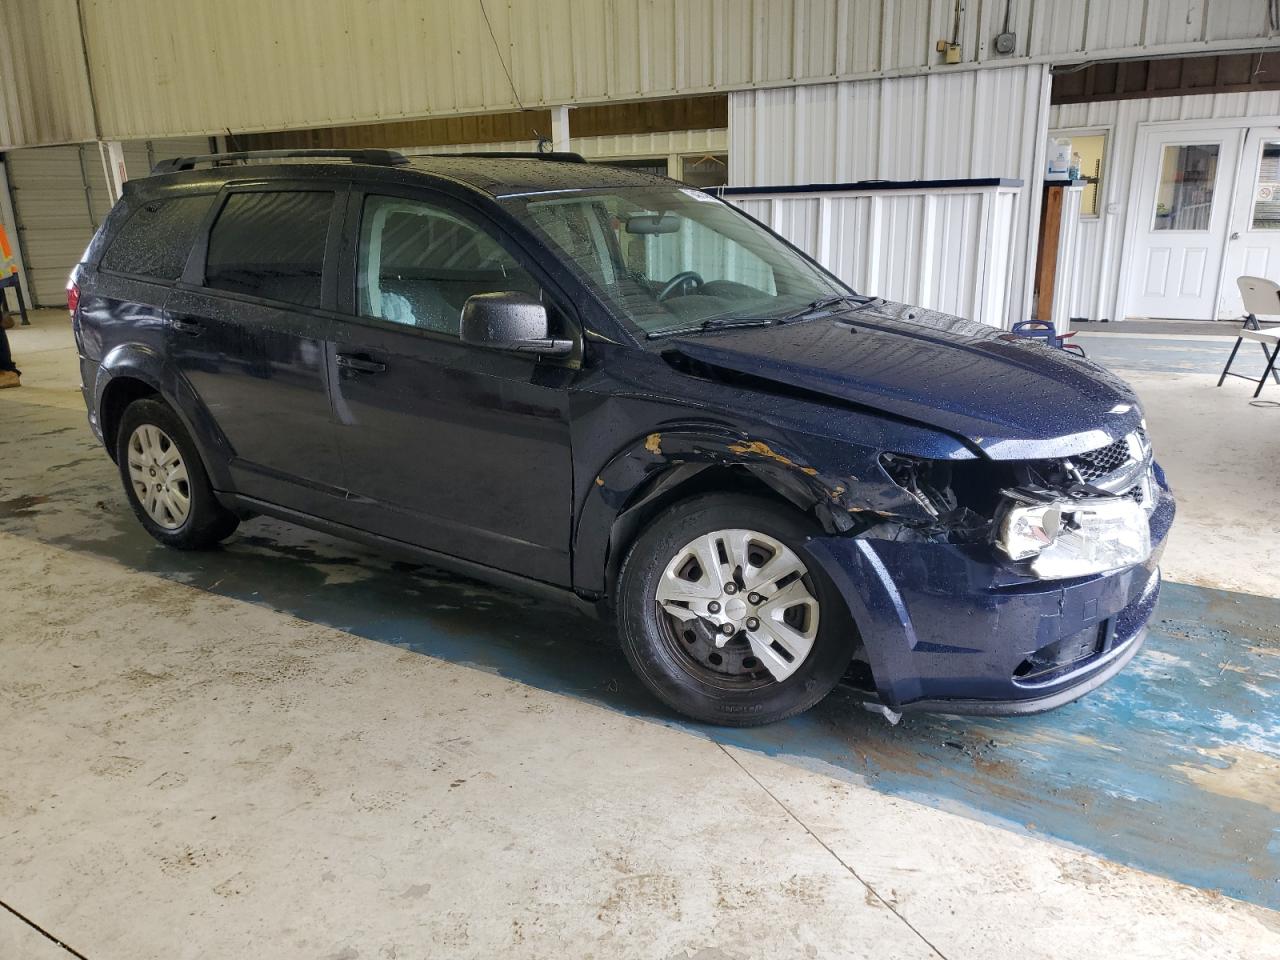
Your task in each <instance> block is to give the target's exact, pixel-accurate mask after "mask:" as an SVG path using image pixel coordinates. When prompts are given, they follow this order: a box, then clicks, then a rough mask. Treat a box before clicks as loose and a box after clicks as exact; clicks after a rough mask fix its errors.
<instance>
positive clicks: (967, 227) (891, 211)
mask: <svg viewBox="0 0 1280 960" xmlns="http://www.w3.org/2000/svg"><path fill="white" fill-rule="evenodd" d="M1017 195H1018V191H1017V189H1016V188H1013V187H998V188H997V187H957V188H947V189H942V190H938V189H933V188H928V187H920V188H917V189H904V190H893V191H880V190H876V191H866V190H863V191H857V190H850V191H834V192H823V193H814V194H805V193H799V194H793V193H774V194H765V195H750V194H748V195H731V196H730V197H728V199H729V200H730V201H731V202H732V203H734V204H735V205H737V206H739V207H741V208H742V209H743V210H745V211H746V212H747V213H749V214H751V215H752V216H753V217H755V218H756V219H757V220H760V221H762V222H763V223H767V224H768V225H769V226H770V227H772V228H773V229H774V230H776V231H777V232H778V233H780V234H781V235H782V236H784V237H786V238H787V239H788V240H790V241H791V242H792V243H794V244H795V245H796V246H798V247H799V248H800V249H802V250H804V251H805V252H806V253H808V254H810V255H811V256H813V257H814V258H815V259H817V260H818V262H820V263H821V264H822V265H823V266H825V267H826V268H827V269H828V270H830V271H831V272H832V273H834V274H836V276H838V277H840V278H841V279H842V280H844V281H845V282H847V283H848V284H850V285H851V286H852V287H853V288H854V289H855V290H861V291H865V292H867V293H874V294H876V295H878V296H884V297H889V298H890V299H894V300H902V301H905V302H907V303H913V304H918V305H919V306H923V307H929V308H930V309H933V310H941V311H944V312H946V313H953V314H956V315H958V316H962V317H967V318H970V319H973V320H978V321H980V322H983V323H989V324H991V325H993V326H1004V325H1005V315H1006V312H1007V302H1008V299H1009V265H1010V262H1011V256H1010V255H1011V253H1012V250H1011V241H1012V237H1013V231H1014V228H1015V226H1016V223H1015V219H1016V216H1017Z"/></svg>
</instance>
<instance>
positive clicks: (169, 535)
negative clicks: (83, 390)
mask: <svg viewBox="0 0 1280 960" xmlns="http://www.w3.org/2000/svg"><path fill="white" fill-rule="evenodd" d="M116 463H117V464H118V465H119V467H120V478H121V479H122V480H123V481H124V489H125V495H126V496H127V497H128V498H129V505H130V506H131V507H133V512H134V513H135V514H137V517H138V519H139V520H140V521H141V522H142V525H143V526H144V527H145V528H146V530H147V532H148V533H149V534H151V536H153V537H155V539H157V540H159V541H160V542H161V543H163V544H164V545H165V546H167V547H176V548H177V549H179V550H200V549H204V548H206V547H212V546H214V545H215V544H217V543H219V542H220V541H222V540H224V539H226V538H227V537H229V536H230V535H231V533H232V532H233V531H234V530H235V528H236V526H237V525H238V524H239V522H240V521H239V520H238V519H237V518H236V516H235V514H233V513H231V511H229V510H227V509H226V508H225V507H224V506H222V504H220V503H219V502H218V500H217V498H216V497H215V496H214V495H213V488H212V487H211V486H210V485H209V476H208V474H207V473H205V469H204V463H203V462H201V460H200V455H199V453H198V452H197V451H196V445H195V443H194V442H193V441H192V439H191V435H190V434H188V433H187V428H186V427H185V426H184V425H183V423H182V421H181V420H180V419H178V415H177V414H176V413H174V412H173V410H172V409H170V408H169V406H168V404H165V403H163V402H162V401H160V400H151V399H146V400H135V401H134V402H133V403H131V404H130V405H129V406H128V408H127V409H126V410H125V412H124V416H123V417H121V419H120V430H119V433H118V434H117V436H116Z"/></svg>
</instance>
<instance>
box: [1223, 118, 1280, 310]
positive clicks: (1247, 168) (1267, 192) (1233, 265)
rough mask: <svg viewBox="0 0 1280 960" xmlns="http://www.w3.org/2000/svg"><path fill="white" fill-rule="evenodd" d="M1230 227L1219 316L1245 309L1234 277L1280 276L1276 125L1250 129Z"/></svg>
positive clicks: (1279, 142) (1279, 178)
mask: <svg viewBox="0 0 1280 960" xmlns="http://www.w3.org/2000/svg"><path fill="white" fill-rule="evenodd" d="M1228 229H1229V230H1230V233H1228V235H1227V262H1226V268H1225V269H1224V270H1223V277H1222V302H1221V304H1219V309H1218V316H1220V317H1222V318H1224V319H1235V318H1237V317H1240V316H1243V315H1244V304H1243V303H1241V302H1240V288H1239V287H1238V286H1236V279H1237V278H1238V277H1241V276H1249V277H1265V278H1266V279H1268V280H1275V281H1277V282H1280V127H1261V128H1259V127H1255V128H1253V129H1251V130H1250V131H1249V136H1248V137H1247V138H1246V139H1245V143H1244V156H1243V158H1242V160H1241V164H1240V182H1239V185H1238V186H1237V187H1236V196H1235V203H1234V204H1232V207H1231V224H1230V226H1229V228H1228Z"/></svg>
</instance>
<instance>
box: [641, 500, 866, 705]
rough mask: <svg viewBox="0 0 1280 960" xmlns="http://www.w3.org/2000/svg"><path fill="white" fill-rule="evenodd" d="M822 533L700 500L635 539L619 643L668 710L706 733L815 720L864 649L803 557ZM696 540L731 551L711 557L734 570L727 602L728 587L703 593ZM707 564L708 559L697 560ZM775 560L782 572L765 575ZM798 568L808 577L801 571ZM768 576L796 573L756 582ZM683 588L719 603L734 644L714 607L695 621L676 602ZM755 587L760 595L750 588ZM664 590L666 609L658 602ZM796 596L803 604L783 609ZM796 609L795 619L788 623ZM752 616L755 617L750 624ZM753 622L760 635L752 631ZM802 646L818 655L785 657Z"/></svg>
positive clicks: (743, 506)
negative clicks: (802, 717) (740, 560)
mask: <svg viewBox="0 0 1280 960" xmlns="http://www.w3.org/2000/svg"><path fill="white" fill-rule="evenodd" d="M820 532H821V531H820V530H819V528H818V527H817V524H816V523H815V522H813V521H811V520H810V519H809V518H807V517H805V516H804V515H803V514H801V513H799V512H798V511H796V510H793V509H791V508H788V507H786V506H783V505H781V504H778V503H775V502H774V501H771V500H767V499H764V498H761V497H756V496H749V495H742V494H710V495H704V496H699V497H694V498H692V499H689V500H685V501H682V502H680V503H678V504H675V505H674V506H672V507H670V508H669V509H667V510H666V511H665V512H663V513H661V514H659V515H658V516H657V517H656V518H655V520H654V521H653V522H652V523H651V524H650V526H649V527H648V529H647V530H646V531H645V532H644V533H643V534H641V536H640V537H638V538H637V539H636V541H635V543H634V544H633V545H632V547H631V549H630V550H629V551H628V553H627V555H626V557H625V559H624V560H623V563H622V569H621V571H620V572H619V575H618V590H617V596H618V604H617V621H618V633H619V638H620V640H621V643H622V648H623V652H624V653H625V654H626V657H627V661H628V663H630V665H631V668H632V670H634V671H635V673H636V675H637V676H639V677H640V679H641V680H642V681H643V682H644V684H645V686H647V687H648V688H649V689H650V690H651V691H653V693H654V694H655V695H656V696H657V697H658V698H659V699H660V700H662V701H663V702H664V703H666V704H667V705H668V706H669V707H671V708H672V709H673V710H676V711H677V712H679V713H682V714H684V715H685V716H688V717H692V718H693V719H695V720H700V721H704V722H707V723H714V724H720V725H724V726H734V727H747V726H756V725H759V724H765V723H772V722H774V721H776V720H781V719H784V718H785V717H790V716H793V715H795V714H797V713H801V712H803V711H805V710H808V709H809V708H810V707H812V706H813V705H814V704H816V703H817V702H818V701H819V700H821V699H822V698H823V697H825V696H826V695H827V694H828V693H830V692H831V690H832V688H833V687H835V685H836V684H837V683H838V682H839V681H840V678H841V677H842V676H843V675H844V673H845V671H846V670H847V669H848V667H849V664H850V662H851V660H852V659H853V655H854V653H855V651H856V649H857V646H858V634H857V629H856V627H855V626H854V624H853V620H852V618H851V617H850V616H849V612H848V607H847V605H846V604H845V603H844V601H843V599H842V598H841V597H840V596H839V593H838V592H837V591H836V588H835V586H834V584H832V583H831V580H830V578H828V577H827V576H826V574H825V573H824V572H823V570H822V569H821V568H820V567H819V565H818V564H817V563H816V562H815V561H814V560H813V559H812V558H811V557H810V556H809V554H808V552H807V550H806V547H805V544H806V541H807V540H808V538H809V537H811V536H813V535H814V534H815V533H820ZM721 535H723V536H721ZM700 538H705V539H700ZM699 542H701V543H704V544H718V545H719V547H720V548H721V549H722V550H723V551H724V552H722V553H720V554H719V555H718V557H717V558H716V559H718V560H719V563H720V569H721V576H722V578H723V577H724V571H728V570H731V569H732V570H736V571H738V573H737V574H736V575H735V576H734V579H733V580H732V581H729V580H727V579H725V580H724V582H725V583H730V582H732V583H733V584H734V586H733V595H732V596H730V595H729V594H727V593H725V592H724V591H728V590H730V589H731V588H730V587H729V586H719V587H716V586H708V587H706V588H703V587H700V586H698V583H708V584H710V583H714V582H715V581H713V580H711V579H708V578H707V577H705V576H704V575H703V574H702V573H701V568H700V566H699V565H698V563H697V560H696V559H694V558H695V553H696V551H695V552H694V553H691V552H690V551H689V549H688V548H689V547H692V546H693V545H694V544H695V543H699ZM734 545H737V546H738V547H742V546H744V545H745V554H744V551H743V550H742V549H738V550H737V551H736V553H735V548H734ZM782 548H785V550H789V551H790V554H787V553H786V552H785V550H783V549H782ZM770 550H773V551H775V552H773V553H769V552H768V551H770ZM752 551H765V552H757V553H754V554H753V553H752ZM704 555H709V554H707V553H706V551H705V550H704V551H703V552H702V553H696V556H704ZM744 555H746V556H749V557H751V559H750V560H749V562H748V563H745V564H737V565H735V564H734V563H733V562H732V561H731V562H729V563H725V558H726V557H734V556H737V557H742V556H744ZM682 558H684V559H683V560H682ZM762 558H763V559H762ZM775 559H777V560H778V561H779V565H778V566H777V567H776V568H774V567H770V566H769V564H770V563H772V562H773V560H775ZM793 560H798V561H799V565H800V568H802V569H803V573H799V572H795V570H796V568H795V565H794V564H793V563H792V561H793ZM757 561H759V564H758V565H755V566H751V565H749V564H756V563H757ZM682 562H683V563H685V564H686V565H685V566H684V567H680V566H679V564H681V563H682ZM690 564H691V565H690ZM773 569H777V570H779V571H780V570H785V569H792V570H793V572H792V573H789V574H788V575H787V576H786V577H782V578H776V577H775V578H772V579H771V580H767V581H766V580H763V579H761V578H762V577H765V576H767V575H768V574H769V571H770V570H773ZM690 570H692V571H693V572H692V573H690ZM695 576H696V577H699V578H701V579H700V580H699V581H698V582H697V583H695V581H694V580H693V579H689V580H682V579H680V578H682V577H695ZM713 576H714V575H713ZM775 581H776V583H775ZM776 584H781V585H782V586H777V585H776ZM796 584H799V587H797V586H796ZM685 585H688V586H689V587H690V589H698V590H701V591H702V594H701V596H702V597H704V598H705V597H706V596H710V595H713V594H714V595H716V596H718V600H717V601H716V602H718V603H719V604H720V609H719V610H717V611H716V613H715V617H717V618H719V619H720V620H722V621H725V622H722V623H720V624H719V629H721V630H723V629H724V627H725V625H726V623H727V624H728V626H729V627H731V628H734V629H735V630H736V633H735V635H733V636H732V637H731V638H727V639H722V638H721V636H720V635H719V634H718V633H717V632H716V624H714V623H710V622H709V618H708V616H707V614H708V611H709V610H710V609H712V608H711V607H708V606H704V607H703V608H702V609H701V611H700V613H699V614H698V615H693V614H692V610H691V609H689V610H684V609H682V608H681V603H682V601H681V600H679V599H675V600H672V599H671V598H672V597H679V596H682V595H683V594H682V591H683V590H684V589H685ZM751 585H754V586H756V587H758V588H759V590H758V591H757V590H748V589H747V587H748V586H751ZM800 587H802V588H803V593H802V592H801V590H800V589H799V588H800ZM660 589H661V590H662V591H663V597H664V599H665V600H666V601H667V602H661V601H660V600H659V590H660ZM784 589H785V591H786V592H785V593H784ZM707 590H710V593H707V592H706V591H707ZM717 590H719V591H721V592H720V593H718V594H717V593H716V591H717ZM673 591H674V592H673ZM805 594H807V596H808V599H804V595H805ZM793 597H794V598H799V603H798V604H797V605H796V606H794V607H791V608H787V609H781V608H782V607H784V606H785V604H786V603H787V601H788V600H789V599H790V598H793ZM735 598H736V601H737V602H736V603H734V601H735ZM748 600H750V603H746V601H748ZM692 603H695V604H696V603H704V600H701V599H700V600H696V601H692ZM730 603H734V606H733V607H732V608H730V606H729V604H730ZM744 603H745V604H746V609H745V612H744V610H743V605H744ZM671 610H677V611H678V613H677V614H676V615H673V614H671V613H670V612H669V611H671ZM797 611H798V612H799V616H798V617H795V616H793V614H796V613H797ZM756 613H758V614H760V616H758V617H757V616H752V614H756ZM779 615H781V616H782V617H784V618H785V620H786V622H783V623H779V620H778V617H779ZM813 617H816V623H815V622H814V621H813V620H812V619H810V618H813ZM752 622H754V625H755V626H754V629H751V630H748V629H747V626H748V625H750V624H751V623H752ZM792 624H795V626H792ZM787 628H790V629H789V630H787ZM690 634H693V636H692V637H691V636H690ZM771 637H776V638H778V639H779V640H782V639H785V640H786V641H787V645H786V646H785V647H783V648H782V649H779V648H778V647H769V646H768V645H767V643H766V642H767V641H768V640H769V639H770V638H771ZM802 637H803V638H804V642H806V643H809V644H811V646H809V647H808V649H807V651H804V652H803V656H802V657H800V656H793V659H792V660H791V661H788V662H784V657H785V654H786V653H787V652H792V653H794V652H796V651H800V650H803V644H802V643H795V642H793V640H795V639H797V638H802ZM717 641H720V642H721V643H723V646H718V645H717ZM771 649H772V650H773V651H774V652H772V653H771V652H770V650H771ZM757 654H759V655H758V656H757ZM717 658H719V659H718V660H717ZM788 671H789V672H788ZM776 674H781V675H782V678H781V679H779V678H778V676H777V675H776Z"/></svg>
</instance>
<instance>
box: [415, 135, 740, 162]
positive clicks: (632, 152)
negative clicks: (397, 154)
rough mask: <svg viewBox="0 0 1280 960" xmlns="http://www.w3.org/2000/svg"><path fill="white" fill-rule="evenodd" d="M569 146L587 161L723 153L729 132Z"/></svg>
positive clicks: (613, 138)
mask: <svg viewBox="0 0 1280 960" xmlns="http://www.w3.org/2000/svg"><path fill="white" fill-rule="evenodd" d="M536 148H537V143H536V141H534V140H504V141H501V142H498V143H452V144H444V145H436V146H431V147H414V146H409V147H401V148H399V149H400V151H401V152H402V153H404V154H406V155H409V156H414V155H432V154H441V153H495V152H496V153H501V152H503V151H509V150H534V149H536ZM569 149H570V150H572V151H573V152H574V153H580V154H582V156H583V157H585V158H586V159H588V160H604V159H624V158H635V157H667V156H670V155H671V154H673V153H678V154H691V153H724V152H725V151H727V150H728V149H729V131H727V130H724V129H718V130H715V129H713V130H673V131H670V132H667V133H625V134H612V135H609V136H601V137H573V138H571V139H570V140H569Z"/></svg>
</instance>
